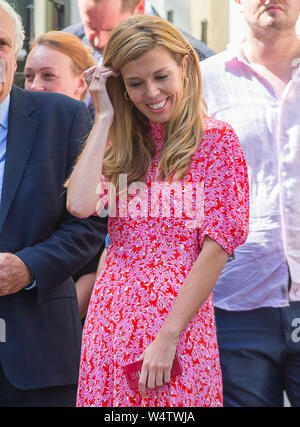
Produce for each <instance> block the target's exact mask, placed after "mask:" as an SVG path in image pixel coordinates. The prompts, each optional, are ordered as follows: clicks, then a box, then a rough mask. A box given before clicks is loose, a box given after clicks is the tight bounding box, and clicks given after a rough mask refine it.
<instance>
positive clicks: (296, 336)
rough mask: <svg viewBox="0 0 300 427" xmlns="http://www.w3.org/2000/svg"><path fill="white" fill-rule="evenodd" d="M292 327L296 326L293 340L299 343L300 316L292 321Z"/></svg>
mask: <svg viewBox="0 0 300 427" xmlns="http://www.w3.org/2000/svg"><path fill="white" fill-rule="evenodd" d="M292 327H293V328H295V329H294V330H293V332H292V341H293V342H294V343H298V342H300V318H297V319H294V320H293V321H292Z"/></svg>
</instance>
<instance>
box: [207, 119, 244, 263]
mask: <svg viewBox="0 0 300 427" xmlns="http://www.w3.org/2000/svg"><path fill="white" fill-rule="evenodd" d="M208 138H209V140H210V144H209V150H208V160H207V163H206V170H205V181H204V222H203V227H201V230H200V244H201V245H202V243H203V239H204V237H205V236H206V235H208V236H209V237H211V238H212V239H213V240H215V241H216V242H217V243H219V244H220V245H221V246H222V247H223V249H225V251H226V252H227V253H228V255H232V253H233V251H234V249H235V248H236V247H237V246H240V245H242V244H243V243H244V242H245V241H246V239H247V236H248V228H249V182H248V171H247V165H246V160H245V157H244V153H243V150H242V147H241V144H240V141H239V139H238V137H237V135H236V134H235V132H234V130H233V129H232V128H231V126H229V125H227V124H226V123H223V122H219V124H218V126H216V127H215V128H213V129H211V130H210V131H209V132H208Z"/></svg>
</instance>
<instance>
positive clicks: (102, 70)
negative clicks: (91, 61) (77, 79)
mask: <svg viewBox="0 0 300 427" xmlns="http://www.w3.org/2000/svg"><path fill="white" fill-rule="evenodd" d="M119 75H120V74H119V73H118V72H116V71H115V70H113V69H112V68H110V67H97V66H93V67H91V68H89V69H88V70H86V71H85V72H84V77H85V80H86V82H87V84H90V83H91V82H92V81H95V80H98V79H101V77H102V76H103V77H106V78H108V77H110V76H113V77H118V76H119Z"/></svg>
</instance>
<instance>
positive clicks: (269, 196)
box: [201, 0, 300, 406]
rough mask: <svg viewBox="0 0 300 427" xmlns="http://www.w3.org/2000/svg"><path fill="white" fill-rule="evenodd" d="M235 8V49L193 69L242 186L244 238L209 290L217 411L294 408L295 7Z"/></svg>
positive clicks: (298, 157)
mask: <svg viewBox="0 0 300 427" xmlns="http://www.w3.org/2000/svg"><path fill="white" fill-rule="evenodd" d="M235 1H236V3H238V4H239V5H240V7H241V11H242V13H243V14H244V17H245V19H246V22H247V28H248V30H247V35H246V37H245V39H244V41H243V43H242V44H241V45H240V46H238V47H236V48H234V47H230V48H229V49H228V50H227V51H225V52H223V53H221V54H218V55H216V56H215V57H212V58H209V59H208V60H206V61H203V62H202V63H201V68H202V73H203V84H204V90H205V96H206V101H207V104H208V114H209V115H210V116H213V117H215V118H217V119H221V120H224V121H226V122H228V123H230V124H231V125H232V126H233V128H234V129H235V131H236V132H237V134H238V136H239V138H240V141H241V143H242V146H243V149H244V152H245V156H246V160H247V164H248V169H249V181H250V233H249V237H248V240H247V242H246V243H245V244H244V245H243V246H241V247H240V248H238V249H237V250H236V252H235V260H234V261H232V262H230V263H228V264H227V265H226V267H225V269H224V271H223V273H222V275H221V278H220V280H219V281H218V283H217V286H216V288H215V292H214V300H215V307H216V321H217V332H218V340H219V347H220V355H221V364H222V371H223V380H224V405H225V406H282V405H283V391H284V390H285V391H286V392H287V394H288V397H289V400H290V402H291V404H292V405H293V406H300V332H299V326H300V107H299V99H300V69H299V67H298V65H299V63H300V40H299V38H298V37H297V35H296V22H297V19H298V17H299V12H300V0H235ZM297 331H298V334H297ZM298 335H299V337H298ZM298 338H299V339H298Z"/></svg>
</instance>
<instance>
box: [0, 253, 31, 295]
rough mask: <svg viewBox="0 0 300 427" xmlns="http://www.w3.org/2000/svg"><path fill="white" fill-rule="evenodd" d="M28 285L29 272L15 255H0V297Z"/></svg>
mask: <svg viewBox="0 0 300 427" xmlns="http://www.w3.org/2000/svg"><path fill="white" fill-rule="evenodd" d="M29 285H30V270H29V268H28V267H27V266H26V265H25V264H24V263H23V261H21V259H20V258H18V257H17V256H16V255H13V254H9V253H0V297H1V296H4V295H10V294H15V293H16V292H19V291H20V290H21V289H23V288H25V287H26V286H29Z"/></svg>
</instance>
